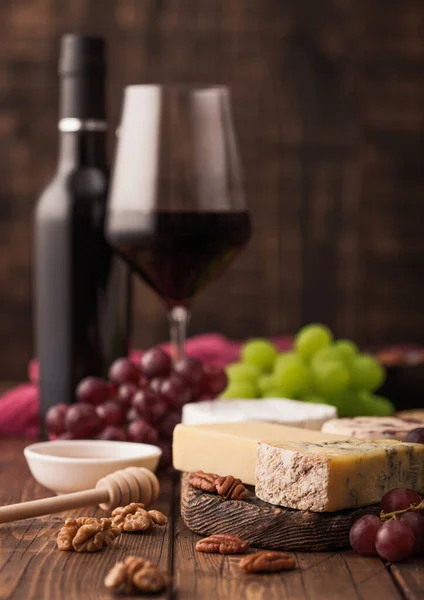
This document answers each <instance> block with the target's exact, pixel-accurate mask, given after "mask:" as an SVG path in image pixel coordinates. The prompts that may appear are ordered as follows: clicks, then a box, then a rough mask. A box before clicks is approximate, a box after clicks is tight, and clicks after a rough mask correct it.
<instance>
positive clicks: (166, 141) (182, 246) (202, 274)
mask: <svg viewBox="0 0 424 600" xmlns="http://www.w3.org/2000/svg"><path fill="white" fill-rule="evenodd" d="M106 234H107V238H108V240H109V242H110V243H111V244H112V246H113V247H114V248H115V249H116V250H117V251H118V252H119V254H120V255H121V256H122V258H124V260H125V261H126V262H127V263H128V264H129V265H130V266H131V267H132V268H133V269H134V270H135V271H136V272H137V273H138V274H139V275H140V276H141V278H142V279H143V280H144V281H145V282H146V283H147V284H148V285H149V286H150V287H151V288H152V289H154V290H155V291H156V292H157V294H158V295H159V296H160V297H161V298H162V299H163V301H164V302H165V304H166V306H167V308H168V311H169V319H170V324H171V340H172V342H173V345H174V355H175V356H176V357H181V356H182V355H183V354H184V340H185V330H186V326H187V322H188V319H189V314H190V313H189V311H190V308H191V304H192V300H193V298H194V297H195V296H196V295H197V294H198V293H199V292H200V291H201V290H202V289H203V288H204V287H206V286H207V285H208V284H209V283H210V282H211V281H213V280H214V279H216V278H217V277H219V276H220V275H221V273H222V272H223V271H225V270H226V269H227V268H228V266H229V265H230V264H231V263H232V261H233V260H234V259H235V258H236V257H237V255H238V254H239V253H240V252H241V251H242V250H243V248H244V247H245V246H246V244H247V242H248V241H249V238H250V235H251V226H250V216H249V213H248V211H247V209H246V206H245V201H244V196H243V190H242V185H241V177H240V167H239V161H238V153H237V148H236V140H235V134H234V130H233V125H232V118H231V112H230V102H229V92H228V90H227V89H226V88H225V87H209V88H196V87H190V86H153V85H151V86H130V87H129V88H127V89H126V92H125V99H124V106H123V114H122V120H121V126H120V129H119V140H118V146H117V152H116V159H115V166H114V173H113V178H112V186H111V192H110V195H109V203H108V215H107V224H106Z"/></svg>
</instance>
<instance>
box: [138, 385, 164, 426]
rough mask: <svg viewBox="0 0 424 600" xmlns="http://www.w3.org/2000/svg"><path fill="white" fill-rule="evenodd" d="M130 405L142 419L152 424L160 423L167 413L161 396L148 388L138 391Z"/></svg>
mask: <svg viewBox="0 0 424 600" xmlns="http://www.w3.org/2000/svg"><path fill="white" fill-rule="evenodd" d="M132 405H133V407H134V408H135V410H136V411H137V412H138V414H139V416H140V417H141V418H142V419H145V420H146V421H148V422H149V423H153V424H154V423H157V422H158V421H160V420H161V419H162V417H164V416H165V413H166V411H167V404H166V402H165V400H164V399H163V398H162V396H160V395H159V394H156V393H155V392H154V391H153V390H151V389H149V388H145V389H144V390H138V392H137V393H136V394H135V395H134V397H133V399H132Z"/></svg>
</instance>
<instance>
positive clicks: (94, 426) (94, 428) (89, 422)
mask: <svg viewBox="0 0 424 600" xmlns="http://www.w3.org/2000/svg"><path fill="white" fill-rule="evenodd" d="M65 426H66V429H67V431H69V432H70V433H73V434H74V435H75V437H76V438H89V437H91V436H95V435H97V433H99V431H100V430H101V429H102V427H103V422H102V419H101V418H100V417H99V416H98V414H97V413H96V409H95V408H94V406H92V405H91V404H87V403H85V402H79V403H77V404H73V405H72V406H71V407H70V409H69V410H68V412H67V413H66V417H65Z"/></svg>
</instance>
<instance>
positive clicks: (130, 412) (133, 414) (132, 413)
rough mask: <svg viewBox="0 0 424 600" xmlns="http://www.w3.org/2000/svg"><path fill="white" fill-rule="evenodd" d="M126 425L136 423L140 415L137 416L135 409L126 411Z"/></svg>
mask: <svg viewBox="0 0 424 600" xmlns="http://www.w3.org/2000/svg"><path fill="white" fill-rule="evenodd" d="M126 417H127V423H131V421H137V419H139V418H140V415H139V414H138V412H137V411H136V410H135V408H132V407H131V408H130V409H129V410H128V411H127V415H126Z"/></svg>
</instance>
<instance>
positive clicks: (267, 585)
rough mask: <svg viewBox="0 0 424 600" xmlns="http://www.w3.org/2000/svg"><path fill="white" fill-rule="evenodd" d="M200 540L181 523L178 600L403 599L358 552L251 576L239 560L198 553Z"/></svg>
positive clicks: (308, 558)
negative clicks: (290, 569) (243, 599)
mask: <svg viewBox="0 0 424 600" xmlns="http://www.w3.org/2000/svg"><path fill="white" fill-rule="evenodd" d="M199 539H201V538H200V537H199V536H198V535H196V534H195V533H193V532H191V531H190V530H189V529H188V528H187V527H186V526H185V525H184V523H183V521H182V519H180V518H177V520H176V523H175V538H174V540H175V542H174V573H175V576H174V577H175V586H176V588H177V589H178V598H179V600H192V599H194V598H196V599H197V598H199V599H200V598H201V599H202V600H230V599H233V598H248V599H249V600H340V599H341V598H343V599H344V600H376V599H378V600H380V598H384V599H385V600H400V598H401V596H400V594H399V592H398V590H397V588H396V585H395V584H394V582H393V580H392V579H391V577H390V574H389V573H388V571H387V569H386V568H385V567H384V565H383V563H382V562H381V561H380V560H379V559H377V558H375V559H374V558H372V559H370V558H364V557H362V556H358V555H355V554H354V553H353V552H343V553H329V552H326V553H307V554H304V553H297V554H296V560H297V568H296V569H295V570H293V571H286V572H284V573H278V574H273V575H256V576H254V575H246V574H245V573H243V572H242V571H241V570H240V569H239V567H238V562H239V560H240V557H238V556H221V555H217V554H205V553H203V552H196V550H195V549H194V546H195V544H196V542H197V541H198V540H199Z"/></svg>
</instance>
